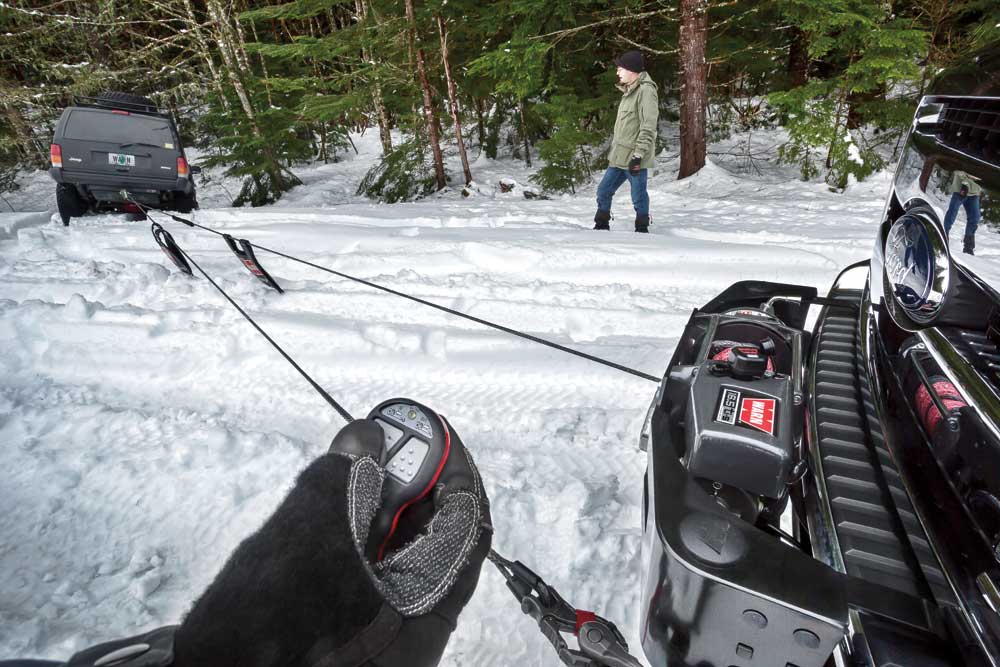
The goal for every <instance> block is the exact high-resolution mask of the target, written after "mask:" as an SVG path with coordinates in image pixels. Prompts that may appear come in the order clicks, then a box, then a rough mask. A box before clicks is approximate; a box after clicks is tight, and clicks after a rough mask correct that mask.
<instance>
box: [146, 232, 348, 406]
mask: <svg viewBox="0 0 1000 667" xmlns="http://www.w3.org/2000/svg"><path fill="white" fill-rule="evenodd" d="M147 216H148V213H147ZM177 249H178V250H179V251H180V253H181V254H182V255H184V258H185V259H186V260H187V261H189V262H190V263H191V265H192V266H193V267H194V268H196V269H198V273H200V274H201V275H203V276H205V280H207V281H208V282H210V283H211V284H212V287H214V288H215V289H217V290H218V291H219V294H221V295H222V296H224V297H225V298H226V301H228V302H229V303H230V304H231V305H232V306H233V308H235V309H236V310H237V311H239V313H240V315H242V316H243V317H244V319H246V321H247V322H249V323H250V324H251V325H253V328H254V329H256V330H257V333H259V334H260V335H261V336H263V337H264V338H265V339H266V340H267V342H268V343H270V344H271V346H272V347H274V349H276V350H277V351H278V353H279V354H281V356H283V357H284V358H285V361H287V362H288V363H290V364H291V365H292V368H294V369H295V370H297V371H298V372H299V375H301V376H302V377H304V378H305V379H306V382H308V383H309V384H310V385H312V388H313V389H315V390H316V392H317V393H318V394H319V395H320V396H322V397H323V399H324V400H325V401H326V402H327V403H329V404H330V407H332V408H333V409H334V410H336V411H337V414H339V415H340V416H341V417H343V418H344V421H346V422H348V423H350V422H352V421H354V417H352V416H351V413H349V412H348V411H347V410H346V409H344V406H342V405H341V404H340V403H338V402H337V401H336V400H335V399H334V398H333V396H330V394H329V393H327V391H326V390H325V389H323V387H321V386H319V384H318V383H317V382H316V381H315V380H313V379H312V377H311V376H310V375H309V374H308V373H306V372H305V371H304V370H303V369H302V367H301V366H299V365H298V364H297V363H295V360H294V359H292V357H291V356H289V354H288V353H287V352H285V350H284V349H283V348H282V347H281V346H280V345H278V343H277V342H275V340H274V339H273V338H271V337H270V336H269V335H267V332H266V331H264V329H263V328H261V326H260V325H259V324H257V322H256V321H255V320H254V319H253V318H252V317H250V315H249V314H248V313H247V312H246V311H245V310H243V309H242V308H241V307H240V305H239V304H238V303H236V301H234V300H233V298H232V297H231V296H229V294H227V293H226V290H224V289H222V288H221V287H220V286H219V285H218V283H216V282H215V281H214V280H212V278H211V276H209V275H208V273H206V272H205V269H203V268H201V266H199V265H198V262H196V261H194V259H192V257H191V255H189V254H187V253H186V252H184V250H183V249H181V248H179V247H178V248H177Z"/></svg>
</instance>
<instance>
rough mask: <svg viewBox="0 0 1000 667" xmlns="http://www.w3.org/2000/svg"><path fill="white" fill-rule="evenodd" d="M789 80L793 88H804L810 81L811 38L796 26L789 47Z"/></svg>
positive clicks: (793, 27) (793, 28)
mask: <svg viewBox="0 0 1000 667" xmlns="http://www.w3.org/2000/svg"><path fill="white" fill-rule="evenodd" d="M788 78H789V82H790V84H791V87H792V88H798V87H799V86H804V85H806V82H807V81H808V80H809V38H808V36H807V35H806V33H804V32H803V31H802V30H801V29H800V28H797V27H795V26H792V43H791V44H790V45H789V47H788Z"/></svg>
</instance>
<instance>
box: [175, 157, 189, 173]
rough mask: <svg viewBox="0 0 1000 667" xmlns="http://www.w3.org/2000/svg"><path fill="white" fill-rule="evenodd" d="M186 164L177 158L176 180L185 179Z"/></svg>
mask: <svg viewBox="0 0 1000 667" xmlns="http://www.w3.org/2000/svg"><path fill="white" fill-rule="evenodd" d="M187 175H188V163H187V160H185V159H184V158H182V157H179V158H177V178H187Z"/></svg>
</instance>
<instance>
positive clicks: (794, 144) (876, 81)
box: [769, 0, 930, 187]
mask: <svg viewBox="0 0 1000 667" xmlns="http://www.w3.org/2000/svg"><path fill="white" fill-rule="evenodd" d="M786 13H787V15H788V16H789V17H790V18H791V19H792V20H794V21H796V22H797V24H798V25H800V26H801V27H802V29H803V30H804V31H805V32H806V34H808V35H809V36H810V41H809V54H810V56H811V57H812V58H814V59H817V60H821V61H822V62H824V63H825V67H826V69H827V70H828V71H827V72H826V76H823V77H815V78H813V79H812V80H811V81H809V82H808V83H806V84H805V85H803V86H800V87H798V88H795V89H793V90H789V91H784V92H777V93H772V94H771V95H770V97H769V101H770V103H771V104H773V105H774V106H775V107H776V108H777V109H778V111H779V112H780V114H781V116H782V118H784V119H785V123H784V124H785V127H786V129H787V130H788V135H789V143H788V144H787V145H785V146H783V147H782V148H781V151H780V156H781V158H782V159H783V160H785V161H786V162H790V163H795V164H798V165H799V167H800V168H801V171H802V177H803V178H812V177H815V176H816V175H818V174H819V173H820V170H821V167H820V166H819V164H818V163H817V162H818V161H817V158H821V159H822V160H823V162H822V169H824V170H825V173H826V180H827V182H828V183H830V184H832V185H835V186H837V187H844V186H845V185H846V184H847V182H848V179H849V178H850V177H851V176H853V177H854V178H857V179H859V180H860V179H862V178H864V177H865V176H868V175H869V174H871V173H872V172H873V171H875V170H877V169H880V168H882V167H883V166H884V164H885V160H884V159H883V158H882V157H881V156H880V154H879V153H878V151H877V150H876V146H875V145H869V144H868V143H866V142H863V141H861V137H862V136H863V135H862V133H861V132H858V131H856V130H858V129H860V128H864V127H869V128H872V127H874V128H877V129H879V130H881V131H883V132H884V131H886V130H888V131H891V132H897V133H898V132H899V131H902V130H903V129H904V128H905V127H906V123H907V121H908V119H909V117H910V116H911V115H912V113H913V109H914V107H915V105H916V95H914V94H913V92H909V93H907V92H905V91H915V89H916V85H917V82H918V80H919V79H920V77H921V74H922V73H921V71H920V69H919V67H918V65H917V62H918V61H919V59H920V57H921V56H922V55H925V54H926V53H927V49H928V44H929V39H930V35H929V33H928V32H927V31H926V30H925V29H923V28H922V27H921V26H920V24H919V23H918V22H917V21H916V20H915V19H913V18H910V17H906V16H899V15H897V14H895V13H893V12H892V10H891V8H889V7H888V6H886V5H882V4H880V3H876V2H872V1H871V0H830V1H824V2H813V1H812V0H788V1H787V2H786ZM852 130H855V131H853V132H852ZM859 143H860V144H861V145H859Z"/></svg>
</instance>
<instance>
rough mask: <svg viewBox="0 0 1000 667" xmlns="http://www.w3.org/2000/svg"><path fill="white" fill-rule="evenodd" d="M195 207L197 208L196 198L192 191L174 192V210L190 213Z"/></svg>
mask: <svg viewBox="0 0 1000 667" xmlns="http://www.w3.org/2000/svg"><path fill="white" fill-rule="evenodd" d="M196 208H198V200H197V199H195V195H194V193H193V192H192V193H191V194H187V193H186V192H174V206H173V209H174V210H175V211H177V212H178V213H190V212H191V211H193V210H195V209H196Z"/></svg>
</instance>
